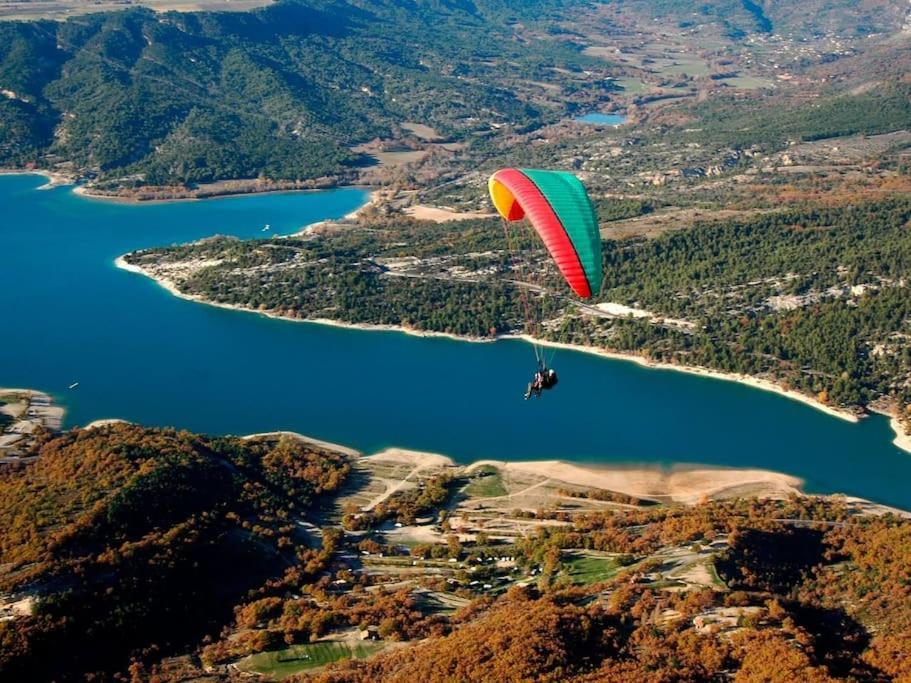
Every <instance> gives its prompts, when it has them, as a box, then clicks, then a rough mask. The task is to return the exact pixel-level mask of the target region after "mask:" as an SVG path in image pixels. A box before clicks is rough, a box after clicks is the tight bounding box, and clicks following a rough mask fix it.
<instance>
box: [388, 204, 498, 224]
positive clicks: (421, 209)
mask: <svg viewBox="0 0 911 683" xmlns="http://www.w3.org/2000/svg"><path fill="white" fill-rule="evenodd" d="M405 215H407V216H411V217H412V218H416V219H418V220H420V221H433V222H434V223H447V222H449V221H467V220H471V219H473V218H493V217H494V216H496V214H494V213H489V212H486V211H465V212H460V211H454V210H452V209H446V208H443V207H439V206H427V205H426V204H416V205H415V206H409V207H408V208H407V209H405Z"/></svg>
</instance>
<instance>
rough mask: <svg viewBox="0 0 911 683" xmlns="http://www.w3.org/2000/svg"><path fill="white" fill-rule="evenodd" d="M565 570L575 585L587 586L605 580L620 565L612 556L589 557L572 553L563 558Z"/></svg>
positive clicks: (610, 576) (614, 572) (613, 573)
mask: <svg viewBox="0 0 911 683" xmlns="http://www.w3.org/2000/svg"><path fill="white" fill-rule="evenodd" d="M563 564H564V565H566V572H567V573H568V574H569V577H570V578H571V579H572V582H573V583H574V584H576V585H584V586H587V585H588V584H591V583H597V582H598V581H607V580H608V579H610V578H612V577H613V576H614V575H615V574H616V573H617V571H618V570H619V568H620V565H619V564H618V563H617V561H616V560H615V559H614V558H612V557H591V556H589V555H573V556H571V557H568V558H564V559H563Z"/></svg>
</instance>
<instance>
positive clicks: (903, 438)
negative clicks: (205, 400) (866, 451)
mask: <svg viewBox="0 0 911 683" xmlns="http://www.w3.org/2000/svg"><path fill="white" fill-rule="evenodd" d="M114 263H115V265H116V266H117V267H118V268H122V269H123V270H126V271H129V272H131V273H136V274H138V275H144V276H145V277H148V278H149V279H150V280H152V281H153V282H156V283H157V284H158V285H159V286H161V287H163V288H164V289H166V290H167V291H168V292H170V293H171V294H173V295H174V296H177V297H179V298H181V299H185V300H187V301H194V302H196V303H202V304H206V305H208V306H216V307H218V308H226V309H229V310H234V311H243V312H245V313H258V314H260V315H264V316H266V317H269V318H275V319H279V320H286V321H289V322H297V323H312V324H315V325H326V326H329V327H340V328H347V329H357V330H365V331H383V332H398V333H402V334H407V335H411V336H415V337H431V338H432V337H441V338H446V339H451V340H454V341H460V342H470V343H492V342H495V341H500V340H509V339H519V340H522V341H526V342H529V343H536V344H540V345H542V346H546V347H549V348H557V349H564V350H568V351H577V352H580V353H588V354H591V355H596V356H600V357H602V358H609V359H612V360H621V361H627V362H632V363H636V364H638V365H639V366H641V367H645V368H649V369H652V370H671V371H675V372H684V373H687V374H691V375H700V376H702V377H708V378H710V379H717V380H723V381H726V382H736V383H738V384H742V385H745V386H749V387H752V388H754V389H758V390H761V391H767V392H771V393H775V394H778V395H779V396H782V397H784V398H789V399H791V400H792V401H798V402H800V403H803V404H804V405H806V406H809V407H811V408H815V409H816V410H819V411H821V412H823V413H826V414H827V415H829V416H831V417H836V418H838V419H841V420H846V421H848V422H855V423H856V422H859V421H860V419H861V418H859V417H858V416H857V415H855V414H854V413H853V412H851V411H849V410H846V409H842V408H836V407H833V406H828V405H825V404H823V403H820V402H819V401H817V400H816V399H814V398H813V397H812V396H809V395H807V394H803V393H801V392H798V391H795V390H793V389H785V388H784V387H782V386H780V385H778V384H776V383H775V382H773V381H771V380H768V379H763V378H761V377H753V376H751V375H738V374H734V373H726V372H722V371H720V370H713V369H711V368H704V367H699V366H689V365H675V364H673V363H660V362H656V361H652V360H649V359H646V358H643V357H642V356H639V355H636V354H632V353H622V352H619V351H609V350H606V349H601V348H598V347H594V346H584V345H581V344H578V345H577V344H568V343H565V342H555V341H549V340H538V339H535V338H533V337H531V336H530V335H527V334H507V335H498V336H496V337H491V338H474V337H464V336H460V335H456V334H451V333H448V332H434V331H430V330H415V329H410V328H406V327H402V326H400V325H384V324H370V323H347V322H342V321H338V320H331V319H328V318H292V317H289V316H284V315H279V314H277V313H273V312H271V311H259V310H256V309H252V308H248V307H246V306H240V305H237V304H225V303H220V302H216V301H210V300H207V299H205V298H204V297H202V296H200V295H196V294H184V293H183V292H181V291H179V290H178V289H177V287H176V285H175V284H174V283H173V282H171V281H170V280H166V279H159V278H156V277H154V276H153V275H151V274H150V273H148V272H147V271H146V270H145V269H143V268H142V267H140V266H136V265H133V264H130V263H127V262H126V261H125V260H124V258H123V256H120V257H118V258H117V259H116V260H115V262H114ZM890 424H891V426H892V429H893V431H894V432H895V439H894V441H893V443H894V444H895V445H896V446H897V447H898V448H900V449H902V450H904V451H907V452H909V453H911V435H906V434H904V433H903V432H902V430H901V426H900V424H899V423H898V420H896V419H895V418H892V419H891V421H890Z"/></svg>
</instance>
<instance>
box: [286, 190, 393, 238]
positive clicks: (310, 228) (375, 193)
mask: <svg viewBox="0 0 911 683" xmlns="http://www.w3.org/2000/svg"><path fill="white" fill-rule="evenodd" d="M381 198H382V193H381V192H380V191H379V190H371V191H370V196H369V197H368V198H367V201H366V202H364V203H363V204H361V205H360V206H359V207H357V208H356V209H355V210H354V211H349V212H348V213H346V214H345V215H344V216H342V217H341V218H330V219H327V220H323V221H317V222H316V223H310V224H309V225H305V226H304V227H302V228H301V229H300V230H298V231H297V232H293V233H291V234H290V235H279V237H301V236H302V235H307V234H309V233H312V232H314V231H315V230H317V229H318V228H320V227H321V226H324V225H332V224H333V223H339V222H342V221H353V220H355V219H356V218H357V217H358V216H360V215H361V213H363V212H364V211H366V210H367V209H368V208H370V207H371V206H376V205H377V204H378V203H379V202H380V200H381Z"/></svg>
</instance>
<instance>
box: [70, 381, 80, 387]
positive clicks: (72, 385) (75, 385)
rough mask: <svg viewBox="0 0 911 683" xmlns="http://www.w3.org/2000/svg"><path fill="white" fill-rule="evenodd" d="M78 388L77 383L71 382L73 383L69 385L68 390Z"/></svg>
mask: <svg viewBox="0 0 911 683" xmlns="http://www.w3.org/2000/svg"><path fill="white" fill-rule="evenodd" d="M78 386H79V382H73V383H72V384H71V385H70V387H69V388H70V389H75V388H76V387H78Z"/></svg>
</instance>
